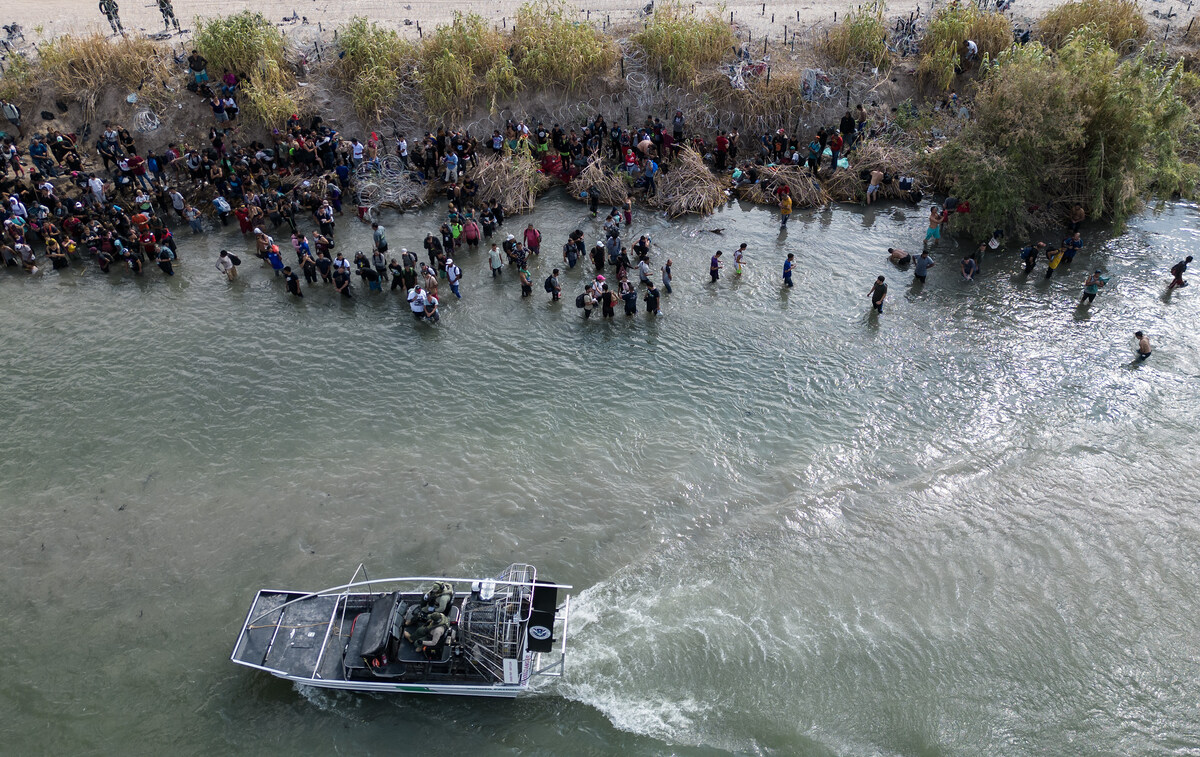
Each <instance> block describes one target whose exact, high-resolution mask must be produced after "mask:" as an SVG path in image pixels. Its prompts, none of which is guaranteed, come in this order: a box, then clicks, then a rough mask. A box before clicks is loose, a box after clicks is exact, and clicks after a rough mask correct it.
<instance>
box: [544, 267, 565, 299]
mask: <svg viewBox="0 0 1200 757" xmlns="http://www.w3.org/2000/svg"><path fill="white" fill-rule="evenodd" d="M558 274H559V270H558V269H557V268H555V269H554V272H553V273H551V274H550V275H549V276H547V277H546V281H545V283H544V284H543V285H542V286H543V288H544V289H545V290H546V292H547V293H548V294H549V295H550V301H551V302H558V301H559V300H560V299H562V284H561V283H559V280H558Z"/></svg>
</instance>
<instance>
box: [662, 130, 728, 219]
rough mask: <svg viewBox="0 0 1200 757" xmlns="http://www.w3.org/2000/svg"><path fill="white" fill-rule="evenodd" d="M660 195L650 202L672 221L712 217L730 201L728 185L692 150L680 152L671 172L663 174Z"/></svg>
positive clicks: (672, 163) (686, 149)
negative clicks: (726, 190) (699, 215)
mask: <svg viewBox="0 0 1200 757" xmlns="http://www.w3.org/2000/svg"><path fill="white" fill-rule="evenodd" d="M657 185H658V186H657V190H658V191H657V192H655V194H654V196H653V197H650V198H648V199H647V200H646V202H647V204H649V205H650V206H651V207H653V208H660V209H662V210H664V211H666V214H667V216H668V217H670V218H675V217H677V216H682V215H686V214H688V213H699V214H701V215H708V214H709V213H712V212H713V211H714V210H716V209H717V208H719V207H720V206H722V205H724V204H725V202H726V201H727V200H728V197H729V196H728V195H727V194H726V193H725V185H724V184H722V183H721V180H720V179H718V178H717V177H716V175H714V174H713V172H712V171H711V170H709V168H708V166H707V165H706V164H705V163H704V159H703V158H702V157H700V155H699V153H697V152H696V151H695V150H693V149H691V148H690V147H685V148H683V149H682V150H680V151H679V155H678V156H676V158H675V160H674V161H672V162H671V164H670V170H669V171H666V170H664V171H660V172H659V175H658V180H657Z"/></svg>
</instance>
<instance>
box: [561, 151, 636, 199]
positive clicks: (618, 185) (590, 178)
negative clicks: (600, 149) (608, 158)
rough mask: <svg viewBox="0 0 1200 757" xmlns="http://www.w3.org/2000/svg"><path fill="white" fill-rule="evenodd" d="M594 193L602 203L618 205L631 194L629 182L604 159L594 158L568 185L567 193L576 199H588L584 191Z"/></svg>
mask: <svg viewBox="0 0 1200 757" xmlns="http://www.w3.org/2000/svg"><path fill="white" fill-rule="evenodd" d="M584 192H587V193H588V194H589V195H594V196H595V197H596V198H597V199H598V200H599V201H600V204H601V205H612V206H618V205H620V204H621V203H623V202H625V197H626V196H627V195H628V194H629V184H628V183H627V182H626V181H625V180H624V179H623V178H621V176H620V175H619V174H617V173H616V172H615V171H613V170H612V169H610V168H608V167H607V166H605V165H604V163H603V162H602V161H599V160H594V161H592V162H591V163H588V164H587V166H586V167H585V168H584V169H583V170H582V171H580V172H579V175H578V176H576V177H575V179H574V180H572V181H571V183H570V184H568V185H567V193H568V194H570V195H571V196H572V197H574V198H576V199H587V198H584V197H583V193H584Z"/></svg>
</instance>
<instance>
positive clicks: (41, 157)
mask: <svg viewBox="0 0 1200 757" xmlns="http://www.w3.org/2000/svg"><path fill="white" fill-rule="evenodd" d="M49 153H50V149H49V148H48V147H46V143H45V142H43V141H42V140H40V139H38V138H37V137H34V138H33V139H32V140H30V142H29V157H31V158H33V164H34V165H35V166H37V169H38V170H39V171H41V172H42V173H43V174H45V175H46V176H58V171H57V170H56V169H55V168H54V161H52V160H50V157H49Z"/></svg>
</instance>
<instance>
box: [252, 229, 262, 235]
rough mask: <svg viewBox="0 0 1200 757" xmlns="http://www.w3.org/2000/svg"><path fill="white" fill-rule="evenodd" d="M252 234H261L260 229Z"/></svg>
mask: <svg viewBox="0 0 1200 757" xmlns="http://www.w3.org/2000/svg"><path fill="white" fill-rule="evenodd" d="M254 233H255V234H261V233H262V229H255V230H254Z"/></svg>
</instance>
